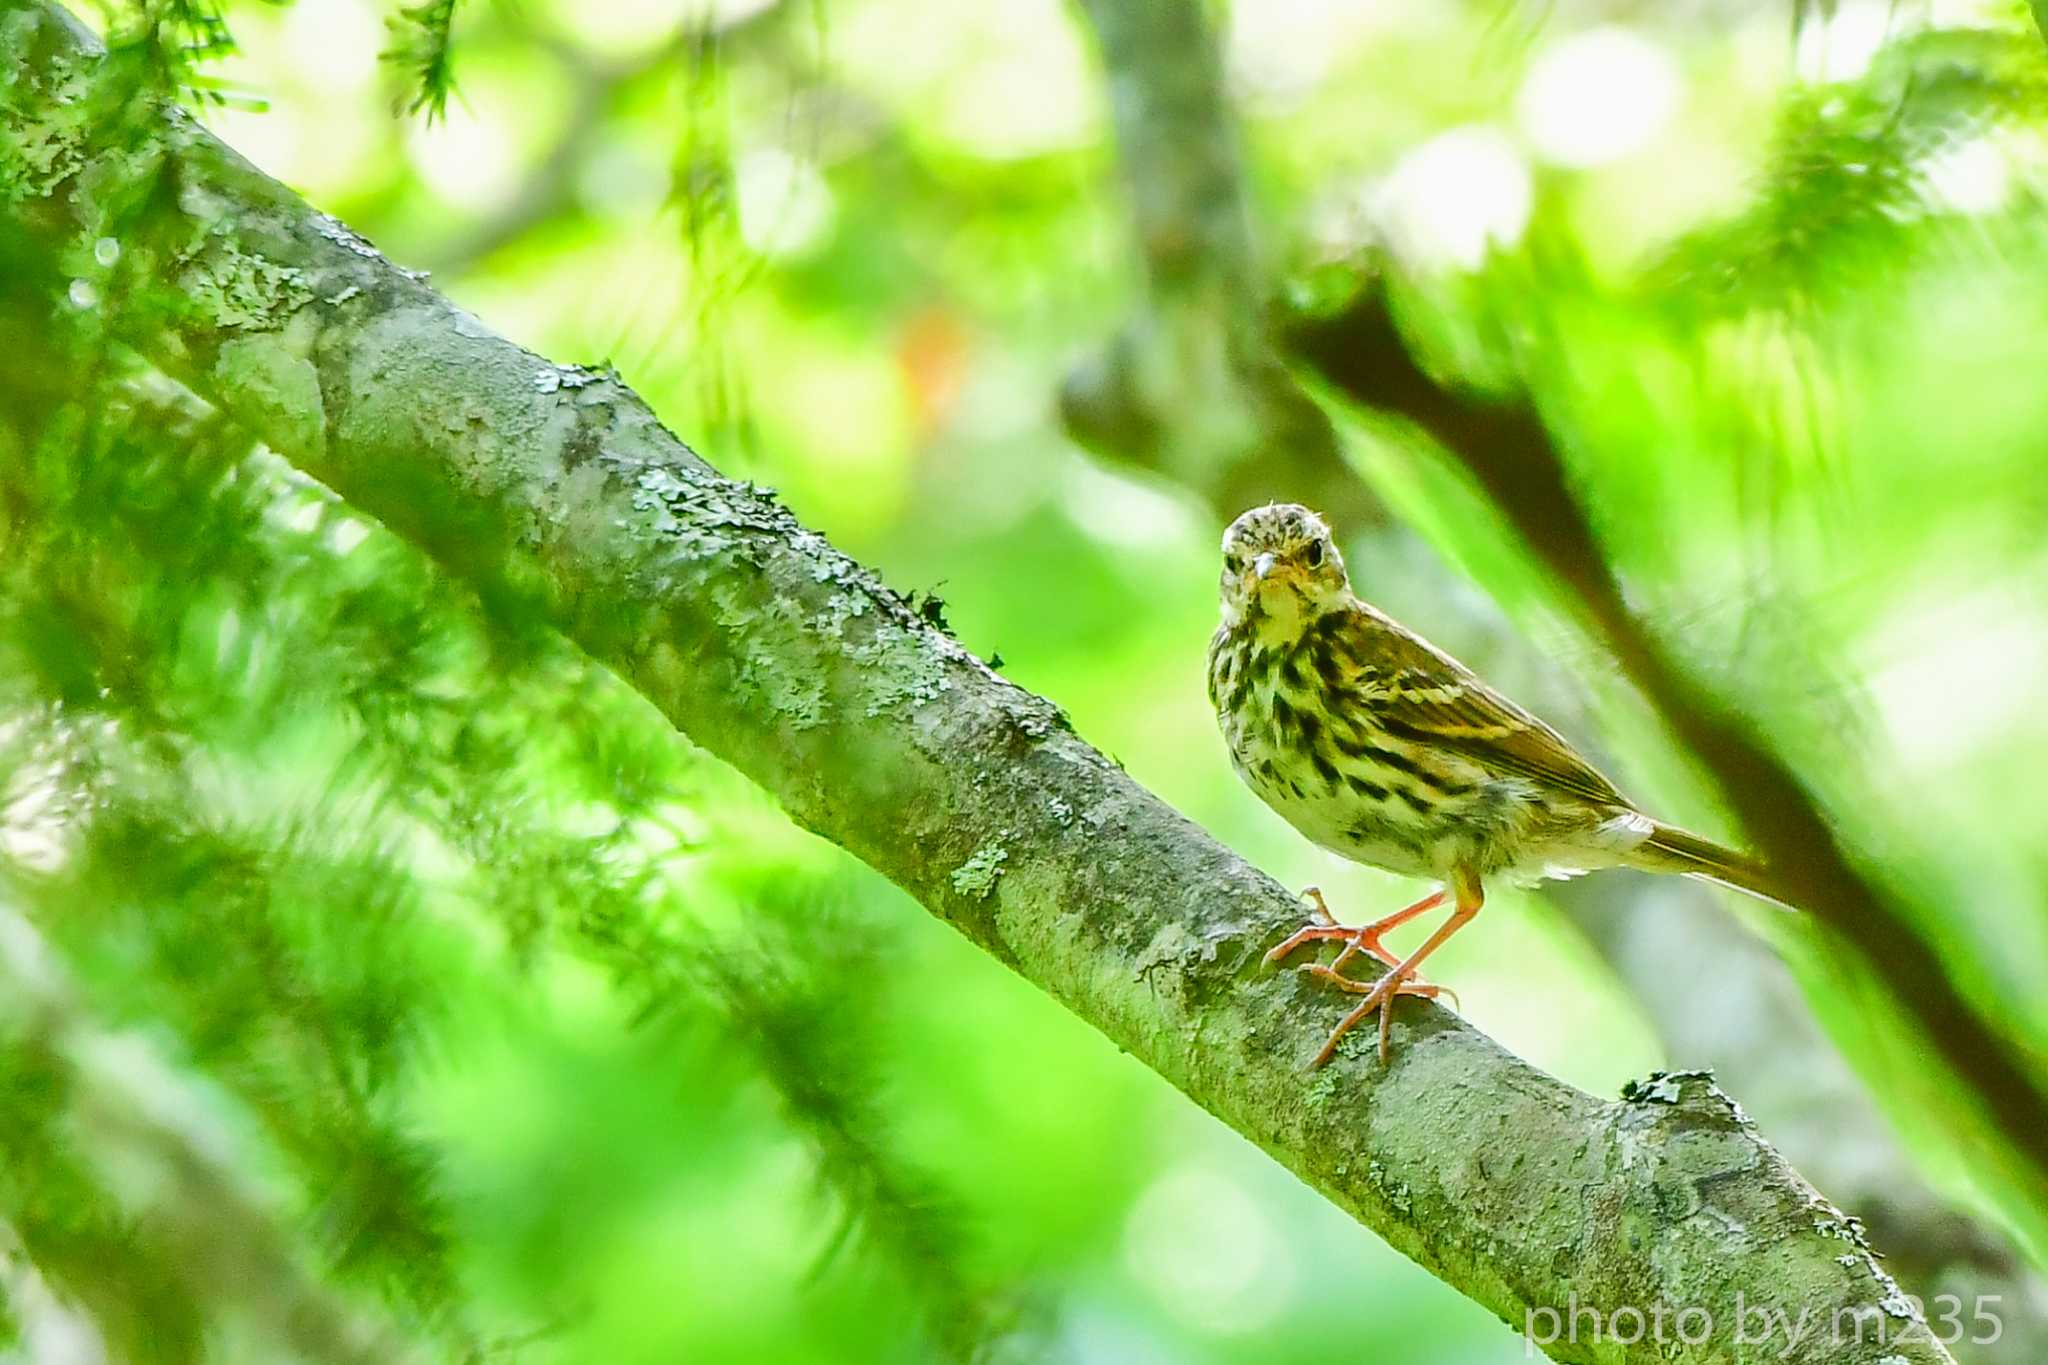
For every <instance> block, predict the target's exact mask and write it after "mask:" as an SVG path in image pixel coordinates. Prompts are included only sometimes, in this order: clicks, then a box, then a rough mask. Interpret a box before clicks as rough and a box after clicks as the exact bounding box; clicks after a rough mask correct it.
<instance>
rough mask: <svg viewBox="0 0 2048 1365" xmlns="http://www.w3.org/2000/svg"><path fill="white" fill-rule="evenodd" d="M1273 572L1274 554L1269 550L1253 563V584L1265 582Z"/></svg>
mask: <svg viewBox="0 0 2048 1365" xmlns="http://www.w3.org/2000/svg"><path fill="white" fill-rule="evenodd" d="M1271 572H1273V552H1272V551H1271V550H1268V551H1266V553H1264V554H1262V555H1260V556H1259V557H1258V558H1257V559H1254V560H1253V561H1252V582H1254V583H1263V582H1265V581H1266V575H1267V574H1269V573H1271Z"/></svg>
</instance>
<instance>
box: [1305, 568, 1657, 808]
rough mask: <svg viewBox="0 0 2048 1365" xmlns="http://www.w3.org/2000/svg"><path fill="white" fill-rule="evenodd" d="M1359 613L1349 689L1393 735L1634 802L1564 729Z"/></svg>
mask: <svg viewBox="0 0 2048 1365" xmlns="http://www.w3.org/2000/svg"><path fill="white" fill-rule="evenodd" d="M1358 612H1359V616H1358V617H1356V618H1354V622H1355V626H1354V630H1353V631H1351V632H1347V633H1350V634H1353V636H1354V638H1356V639H1358V640H1359V641H1360V643H1361V646H1362V647H1361V648H1360V649H1359V650H1358V651H1357V653H1356V654H1355V655H1354V659H1355V669H1354V670H1353V677H1352V679H1351V680H1350V682H1351V687H1350V690H1351V691H1352V692H1353V695H1354V696H1356V697H1357V699H1358V700H1359V702H1360V703H1361V704H1362V705H1363V706H1364V707H1365V709H1366V710H1367V712H1368V713H1369V714H1370V715H1371V716H1372V718H1373V720H1374V721H1375V722H1377V723H1378V724H1379V726H1380V727H1381V728H1383V729H1384V730H1385V731H1386V732H1387V733H1388V734H1389V735H1391V736H1392V737H1393V738H1395V739H1402V740H1407V741H1408V742H1410V743H1413V744H1422V745H1438V746H1441V747H1443V748H1447V749H1451V750H1455V751H1456V752H1458V753H1460V754H1463V755H1464V756H1466V757H1467V758H1470V759H1472V760H1473V761H1475V762H1477V763H1479V764H1481V765H1483V766H1484V767H1486V768H1488V769H1490V770H1493V771H1496V772H1499V773H1501V774H1503V775H1512V776H1517V777H1525V778H1528V779H1529V780H1531V781H1533V782H1537V783H1540V784H1542V785H1543V786H1546V787H1550V788H1553V789H1555V790H1557V791H1560V792H1565V793H1568V794H1570V795H1572V796H1576V797H1578V798H1579V799H1581V800H1584V801H1590V802H1592V803H1594V804H1596V805H1612V806H1624V807H1625V806H1629V805H1630V804H1631V803H1630V802H1629V801H1628V799H1627V798H1625V797H1624V796H1622V794H1621V793H1620V792H1618V791H1616V790H1615V789H1614V784H1613V783H1612V782H1609V781H1608V780H1607V778H1606V777H1605V776H1603V775H1602V774H1601V772H1600V770H1599V769H1597V768H1595V767H1594V766H1593V765H1592V764H1590V763H1588V762H1587V761H1586V760H1585V759H1583V758H1581V757H1580V756H1579V754H1578V752H1577V751H1576V750H1574V749H1573V748H1572V746H1571V745H1570V743H1569V742H1567V741H1566V740H1565V738H1564V736H1563V735H1560V734H1559V733H1558V732H1557V731H1555V730H1553V729H1551V728H1550V727H1549V726H1548V725H1545V724H1544V723H1543V722H1542V721H1540V720H1538V719H1536V717H1534V716H1532V715H1530V714H1529V713H1528V712H1527V711H1524V710H1523V709H1522V708H1521V707H1519V706H1517V705H1515V704H1514V703H1513V702H1511V701H1509V700H1508V699H1507V698H1506V697H1503V696H1502V695H1500V693H1498V692H1496V691H1494V690H1493V689H1492V688H1490V687H1488V686H1487V685H1486V684H1485V683H1483V682H1481V681H1480V680H1479V676H1478V675H1477V674H1475V673H1474V672H1473V671H1472V670H1471V669H1469V668H1467V667H1465V665H1463V664H1461V663H1459V662H1458V661H1457V660H1456V659H1453V658H1452V657H1451V656H1450V655H1448V654H1446V653H1444V652H1443V651H1442V650H1440V649H1438V648H1436V647H1435V646H1434V645H1432V644H1430V643H1429V642H1428V641H1427V640H1424V639H1422V638H1421V637H1420V636H1418V635H1416V634H1414V633H1413V632H1412V631H1410V630H1408V629H1407V628H1406V627H1404V626H1402V625H1401V624H1400V623H1398V622H1396V621H1394V620H1392V619H1391V618H1389V617H1387V616H1385V615H1384V614H1382V613H1380V612H1378V611H1376V610H1374V609H1373V608H1371V607H1369V606H1366V605H1365V604H1363V603H1360V604H1359V607H1358ZM1339 657H1340V659H1341V658H1342V654H1341V653H1340V655H1339ZM1345 662H1351V661H1349V660H1347V661H1345ZM1342 666H1343V665H1342V664H1340V667H1342Z"/></svg>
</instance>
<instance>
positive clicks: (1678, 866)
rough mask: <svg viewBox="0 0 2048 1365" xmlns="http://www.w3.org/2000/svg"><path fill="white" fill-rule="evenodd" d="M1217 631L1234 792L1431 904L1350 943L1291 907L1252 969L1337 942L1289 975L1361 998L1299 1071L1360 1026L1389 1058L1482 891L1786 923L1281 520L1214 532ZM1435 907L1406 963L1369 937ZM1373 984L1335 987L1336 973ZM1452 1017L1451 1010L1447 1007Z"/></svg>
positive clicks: (1763, 892) (1309, 524)
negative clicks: (1711, 887)
mask: <svg viewBox="0 0 2048 1365" xmlns="http://www.w3.org/2000/svg"><path fill="white" fill-rule="evenodd" d="M1219 587H1220V595H1221V598H1222V608H1223V619H1222V623H1221V625H1219V626H1218V627H1217V630H1216V633H1215V635H1214V636H1213V637H1212V638H1211V640H1210V642H1209V660H1208V683H1209V700H1210V704H1211V705H1212V706H1214V707H1215V710H1216V719H1217V724H1218V726H1219V728H1220V729H1221V730H1222V733H1223V739H1224V742H1225V744H1226V746H1227V747H1228V748H1229V751H1230V760H1231V765H1232V767H1234V768H1235V769H1236V771H1237V774H1238V776H1239V777H1241V778H1242V779H1243V780H1244V782H1245V784H1246V785H1247V786H1249V787H1250V788H1251V789H1252V791H1253V792H1254V793H1255V794H1256V795H1257V796H1258V797H1259V799H1260V800H1262V801H1264V802H1265V803H1266V804H1267V805H1268V806H1270V807H1272V809H1273V810H1274V811H1276V812H1277V813H1278V814H1279V815H1280V816H1281V817H1282V818H1284V819H1285V820H1286V821H1287V822H1288V823H1289V824H1291V825H1293V826H1294V828H1295V829H1296V830H1298V831H1299V832H1300V833H1302V834H1303V835H1305V836H1306V837H1307V838H1308V839H1309V840H1310V841H1312V842H1314V843H1316V844H1318V845H1320V846H1322V847H1323V848H1326V849H1328V850H1330V851H1331V852H1333V853H1336V854H1339V855H1340V856H1342V857H1345V858H1348V859H1350V860H1352V861H1353V862H1358V863H1364V864H1367V865H1368V866H1372V867H1377V868H1380V869H1383V870H1385V871H1388V872H1392V873H1395V874H1397V875H1400V876H1407V877H1417V878H1427V879H1429V880H1430V881H1433V882H1435V883H1436V889H1435V890H1433V891H1432V892H1430V893H1429V894H1428V895H1425V896H1423V897H1422V898H1421V899H1420V900H1417V901H1415V902H1414V903H1413V904H1410V905H1407V906H1404V907H1403V908H1401V909H1399V910H1396V911H1394V912H1393V913H1392V914H1390V915H1387V916H1384V917H1383V918H1381V919H1378V920H1375V921H1373V922H1372V923H1369V924H1365V925H1360V926H1355V927H1353V926H1347V925H1343V924H1339V923H1338V922H1337V921H1336V919H1335V918H1334V917H1333V916H1332V915H1331V914H1330V912H1329V908H1328V906H1327V905H1326V904H1325V903H1324V902H1323V898H1322V894H1321V893H1320V892H1319V891H1317V890H1315V889H1314V888H1310V889H1309V890H1308V891H1306V892H1304V893H1303V894H1304V895H1305V896H1306V897H1307V898H1308V899H1309V901H1310V903H1311V918H1310V921H1309V923H1307V924H1305V925H1304V926H1303V927H1302V928H1301V929H1300V930H1298V931H1297V932H1296V933H1294V934H1293V935H1292V936H1291V937H1289V938H1288V939H1286V940H1285V941H1284V942H1282V943H1280V944H1278V945H1276V946H1275V947H1274V948H1273V949H1272V950H1271V951H1270V952H1268V953H1267V954H1266V961H1267V962H1268V963H1269V964H1277V963H1280V962H1282V961H1284V960H1285V959H1286V958H1287V957H1288V956H1290V955H1291V954H1292V953H1294V952H1295V951H1296V950H1297V949H1299V948H1301V947H1303V946H1304V945H1306V944H1310V943H1322V942H1332V941H1335V942H1341V943H1343V944H1344V947H1343V949H1342V950H1341V951H1340V952H1339V953H1338V955H1337V957H1336V959H1335V960H1334V961H1333V962H1331V963H1329V964H1328V965H1323V964H1320V963H1317V964H1311V965H1310V966H1309V967H1308V968H1307V970H1308V971H1309V972H1310V973H1311V974H1312V975H1314V976H1316V977H1318V978H1320V979H1321V980H1323V981H1325V982H1328V983H1329V984H1331V985H1333V986H1335V987H1336V988H1337V989H1339V990H1341V991H1345V992H1348V993H1351V994H1354V995H1359V996H1362V997H1363V999H1361V1000H1359V1002H1358V1003H1357V1005H1356V1006H1355V1007H1354V1008H1353V1009H1352V1010H1351V1011H1350V1013H1348V1014H1347V1015H1345V1016H1344V1018H1343V1020H1342V1022H1340V1023H1339V1024H1338V1025H1337V1027H1336V1030H1335V1031H1334V1032H1332V1033H1331V1034H1330V1037H1329V1041H1328V1042H1326V1043H1324V1044H1323V1047H1322V1050H1321V1051H1320V1052H1319V1053H1317V1054H1316V1057H1315V1060H1314V1062H1313V1063H1311V1065H1312V1066H1316V1067H1319V1066H1321V1065H1322V1064H1323V1063H1325V1062H1327V1061H1328V1060H1329V1059H1330V1058H1331V1057H1332V1056H1334V1055H1335V1054H1336V1051H1337V1044H1338V1043H1339V1042H1340V1041H1341V1040H1342V1039H1343V1038H1344V1036H1345V1035H1346V1034H1347V1033H1349V1032H1350V1031H1351V1029H1352V1028H1353V1027H1354V1026H1356V1025H1357V1024H1358V1023H1359V1022H1360V1021H1361V1020H1363V1019H1364V1018H1366V1017H1367V1016H1368V1015H1370V1014H1371V1013H1372V1012H1373V1011H1374V1010H1378V1011H1379V1057H1380V1062H1381V1064H1382V1065H1383V1066H1384V1065H1386V1064H1387V1062H1388V1060H1389V1056H1390V1050H1389V1030H1390V1028H1391V1016H1392V1014H1393V1008H1392V1006H1393V1001H1394V999H1395V998H1396V997H1398V996H1403V995H1414V996H1421V997H1424V998H1428V999H1435V998H1436V997H1437V996H1439V995H1440V994H1443V993H1444V988H1443V987H1441V986H1439V985H1436V984H1435V983H1432V982H1429V981H1425V980H1423V979H1422V978H1421V976H1420V975H1419V969H1420V967H1421V966H1422V964H1423V962H1424V961H1425V960H1427V959H1428V958H1429V956H1430V955H1431V954H1432V953H1434V952H1436V951H1437V949H1439V948H1441V947H1442V946H1443V945H1444V943H1445V941H1446V940H1448V939H1449V938H1450V937H1451V936H1452V935H1453V934H1455V933H1457V932H1458V931H1459V930H1460V929H1462V928H1464V927H1465V926H1466V925H1467V924H1469V923H1470V922H1471V921H1472V919H1473V917H1474V916H1476V915H1477V914H1478V913H1479V909H1480V906H1481V905H1482V904H1483V903H1484V901H1485V887H1486V884H1487V883H1489V882H1503V881H1504V882H1506V883H1508V884H1510V885H1528V884H1532V883H1536V882H1540V881H1542V880H1544V879H1546V878H1551V877H1569V876H1576V875H1578V874H1579V873H1582V872H1590V871H1594V870H1597V869H1601V868H1612V867H1632V868H1638V869H1641V870H1643V871H1648V872H1662V873H1676V874H1681V875H1685V876H1691V877H1697V878H1701V879H1704V880H1707V881H1710V882H1716V883H1719V884H1721V885H1724V886H1728V887H1732V888H1734V889H1735V890H1738V891H1742V892H1745V893H1747V894H1749V895H1752V896H1757V897H1759V898H1761V899H1763V900H1766V901H1769V902H1772V903H1774V904H1776V905H1779V906H1782V907H1786V908H1790V904H1791V903H1790V902H1789V901H1788V900H1787V899H1786V897H1785V895H1784V893H1783V892H1782V891H1781V890H1780V889H1779V887H1778V884H1777V881H1776V879H1775V878H1774V877H1773V876H1772V874H1771V871H1770V869H1769V868H1768V867H1766V866H1765V865H1764V864H1763V863H1762V862H1761V861H1760V860H1758V859H1757V858H1754V857H1752V856H1750V855H1749V854H1746V853H1742V852H1739V851H1737V850H1735V849H1731V848H1726V847H1723V846H1722V845H1720V844H1717V843H1715V842H1713V841H1712V840H1710V839H1705V838H1702V837H1700V836H1699V835H1697V834H1693V833H1691V832H1689V831H1687V830H1683V829H1680V828H1678V827H1677V826H1675V825H1669V824H1665V823H1664V822H1662V821H1660V820H1657V819H1655V818H1653V817H1652V816H1650V815H1648V814H1646V813H1644V812H1643V811H1642V810H1641V809H1640V808H1638V807H1637V805H1636V804H1635V803H1634V802H1633V801H1630V800H1629V799H1628V798H1627V797H1625V796H1623V795H1622V794H1621V793H1620V792H1619V791H1618V790H1616V788H1615V786H1614V784H1613V783H1612V782H1610V781H1609V780H1608V779H1607V778H1606V777H1605V776H1604V775H1603V774H1602V773H1601V772H1600V771H1599V770H1598V769H1597V768H1595V767H1594V766H1593V765H1592V764H1591V763H1589V762H1588V761H1587V760H1586V759H1585V758H1584V757H1582V756H1581V755H1580V754H1579V752H1578V751H1577V750H1575V749H1574V748H1573V747H1572V746H1571V744H1570V743H1569V742H1568V741H1567V740H1566V739H1565V738H1564V736H1562V735H1561V734H1559V733H1558V732H1557V731H1556V730H1554V729H1552V728H1551V727H1550V726H1549V725H1546V724H1545V723H1544V722H1542V721H1540V720H1538V719H1537V718H1536V717H1535V716H1533V715H1531V714H1530V713H1529V712H1528V711H1525V710H1523V709H1522V708H1521V707H1520V706H1517V705H1516V704H1515V703H1514V702H1512V701H1510V700H1508V699H1507V698H1506V697H1504V696H1502V695H1501V694H1500V693H1499V692H1496V691H1495V690H1494V689H1493V688H1491V687H1489V686H1487V684H1486V683H1484V682H1482V681H1481V680H1480V679H1479V677H1478V675H1477V674H1475V673H1474V672H1473V671H1472V670H1471V669H1469V668H1467V667H1466V666H1465V665H1464V664H1461V663H1459V662H1458V661H1457V660H1456V659H1454V658H1452V657H1451V656H1450V655H1449V654H1446V653H1445V652H1444V651H1442V650H1440V649H1438V648H1437V647H1436V646H1434V645H1432V644H1430V643H1429V642H1428V641H1427V640H1425V639H1423V638H1422V637H1421V636H1420V635H1418V634H1416V633H1415V632H1414V631H1412V630H1409V629H1408V628H1407V627H1406V626H1403V625H1401V624H1400V623H1399V622H1397V621H1395V620H1394V619H1393V618H1391V617H1389V616H1388V615H1386V613H1384V612H1382V611H1380V610H1379V609H1378V608H1376V607H1374V606H1372V605H1371V604H1369V603H1367V602H1365V601H1362V600H1361V599H1360V598H1359V597H1358V596H1357V595H1356V594H1355V593H1354V592H1353V591H1352V588H1351V580H1350V577H1349V575H1348V574H1347V573H1346V572H1345V568H1344V557H1343V555H1342V554H1341V553H1339V551H1338V548H1337V544H1336V540H1335V538H1334V537H1333V535H1332V534H1331V530H1330V527H1329V525H1328V523H1326V522H1325V521H1324V520H1323V518H1322V517H1320V516H1318V515H1317V514H1316V513H1314V512H1312V511H1310V510H1309V509H1308V508H1306V507H1303V506H1301V505H1299V504H1296V503H1271V504H1268V505H1266V506H1264V507H1255V508H1252V509H1251V510H1250V511H1248V512H1246V513H1244V514H1243V515H1242V516H1240V517H1238V518H1237V520H1235V521H1233V522H1232V523H1231V524H1230V526H1229V528H1228V529H1227V530H1226V531H1225V532H1224V533H1223V572H1222V579H1221V582H1220V584H1219ZM1446 901H1448V902H1449V904H1450V907H1451V913H1450V915H1449V917H1448V918H1447V919H1445V920H1444V922H1443V923H1442V924H1441V925H1440V926H1439V927H1438V928H1437V929H1436V930H1435V932H1433V933H1432V934H1430V935H1429V937H1428V938H1427V939H1426V940H1425V941H1424V942H1423V943H1422V946H1421V947H1419V948H1417V949H1416V950H1415V951H1414V952H1412V953H1410V954H1409V955H1408V956H1407V957H1405V958H1402V957H1397V956H1395V955H1394V954H1393V952H1391V951H1390V950H1389V949H1387V947H1386V946H1385V945H1384V943H1383V942H1382V940H1383V938H1384V937H1385V935H1386V934H1388V933H1389V932H1391V931H1392V930H1394V929H1395V928H1397V927H1399V926H1400V925H1403V924H1406V923H1408V922H1409V921H1410V920H1413V919H1415V918H1417V917H1419V916H1421V915H1424V914H1427V913H1428V912H1429V911H1431V910H1434V909H1437V908H1438V907H1440V906H1442V905H1444V904H1445V903H1446ZM1358 953H1364V954H1367V955H1368V956H1371V957H1373V958H1376V959H1377V960H1379V961H1380V962H1382V963H1384V964H1385V965H1386V967H1387V971H1386V973H1385V974H1384V975H1382V976H1381V977H1379V978H1378V979H1377V980H1376V981H1369V982H1368V981H1359V980H1355V979H1353V978H1351V977H1348V976H1345V975H1344V974H1343V967H1344V965H1345V963H1346V962H1348V961H1349V960H1350V959H1351V958H1352V957H1353V956H1354V955H1355V954H1358ZM1453 998H1454V999H1455V997H1453Z"/></svg>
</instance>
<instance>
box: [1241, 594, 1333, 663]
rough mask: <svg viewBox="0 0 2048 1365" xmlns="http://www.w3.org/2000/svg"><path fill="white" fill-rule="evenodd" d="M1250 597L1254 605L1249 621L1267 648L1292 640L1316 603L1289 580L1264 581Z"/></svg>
mask: <svg viewBox="0 0 2048 1365" xmlns="http://www.w3.org/2000/svg"><path fill="white" fill-rule="evenodd" d="M1253 600H1254V602H1255V604H1256V607H1257V609H1256V610H1255V611H1254V612H1253V613H1252V615H1251V620H1250V622H1249V624H1250V625H1251V627H1252V629H1253V630H1254V631H1255V632H1256V633H1257V635H1258V639H1259V643H1260V644H1262V645H1265V646H1267V647H1268V648H1272V647H1274V646H1283V645H1291V644H1293V643H1294V642H1295V641H1296V640H1299V639H1300V638H1301V636H1302V632H1303V631H1305V630H1307V629H1308V627H1309V623H1310V622H1311V621H1313V620H1314V619H1315V617H1316V616H1317V615H1318V609H1317V604H1316V603H1314V602H1311V601H1310V600H1309V599H1308V598H1307V597H1305V596H1303V595H1302V593H1301V591H1300V590H1299V589H1298V588H1296V587H1294V585H1292V584H1290V583H1269V584H1266V585H1265V586H1263V587H1262V588H1260V589H1259V591H1258V594H1257V596H1256V597H1255V598H1254V599H1253Z"/></svg>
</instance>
